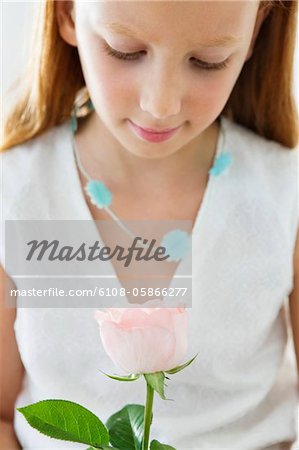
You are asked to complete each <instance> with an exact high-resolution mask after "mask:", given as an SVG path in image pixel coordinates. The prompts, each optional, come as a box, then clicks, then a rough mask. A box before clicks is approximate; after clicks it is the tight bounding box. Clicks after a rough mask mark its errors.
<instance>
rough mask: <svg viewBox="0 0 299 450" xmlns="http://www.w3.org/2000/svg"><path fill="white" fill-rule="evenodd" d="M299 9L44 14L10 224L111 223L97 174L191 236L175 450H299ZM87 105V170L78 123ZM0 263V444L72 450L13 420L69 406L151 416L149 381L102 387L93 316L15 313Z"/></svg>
mask: <svg viewBox="0 0 299 450" xmlns="http://www.w3.org/2000/svg"><path fill="white" fill-rule="evenodd" d="M296 12H297V2H296V1H280V0H279V1H261V2H259V1H257V0H253V1H239V2H235V1H232V2H214V1H202V2H201V1H200V2H188V1H185V2H175V1H162V2H151V1H149V2H142V1H140V2H130V1H129V2H127V1H126V2H122V1H120V2H114V1H102V2H80V1H58V2H56V1H54V2H53V1H51V0H47V1H45V2H42V3H40V17H39V21H38V29H37V33H36V36H35V38H34V41H33V48H34V51H35V52H34V54H33V59H32V65H30V66H29V67H30V68H29V70H28V78H27V81H26V83H25V86H24V89H23V90H21V95H20V97H19V98H18V101H17V103H16V105H15V107H14V108H13V110H12V111H11V113H10V114H9V115H8V117H7V118H6V120H5V137H4V142H3V144H2V150H5V152H4V153H3V154H2V156H3V167H4V171H3V183H2V198H3V220H7V219H13V220H22V219H25V220H31V219H40V220H43V219H47V220H54V219H59V220H62V219H68V220H79V219H86V220H91V219H97V220H111V217H110V216H109V215H108V214H107V211H106V210H105V209H99V208H97V207H96V206H95V205H94V204H92V203H91V201H90V199H89V198H88V196H87V194H86V191H85V189H84V187H85V185H86V181H87V179H86V174H87V175H88V176H89V177H90V178H91V179H98V180H102V181H103V182H104V183H105V185H106V186H108V188H109V190H110V191H111V192H113V207H112V210H113V211H114V212H115V213H116V214H117V216H118V217H120V218H121V219H124V220H125V219H127V220H174V219H175V220H181V219H183V220H191V221H192V224H193V240H192V247H193V272H192V275H193V281H192V283H193V286H192V287H193V306H192V308H191V309H190V310H189V311H190V314H189V318H190V324H189V333H190V336H189V342H190V346H189V350H190V355H192V354H194V353H197V352H198V353H199V357H198V358H197V359H196V360H195V362H194V363H193V365H192V366H190V370H189V371H187V370H186V371H183V372H181V373H180V374H177V376H176V379H175V382H173V383H169V386H168V392H167V393H168V398H172V399H174V400H175V405H170V404H169V402H163V401H160V402H159V401H158V400H157V402H156V405H155V417H156V418H157V420H156V421H155V420H154V422H153V427H152V433H153V436H155V438H156V439H158V440H160V441H161V442H167V443H169V444H170V445H173V446H174V447H175V448H177V449H179V450H186V449H238V450H258V449H263V450H266V449H267V450H269V449H271V450H282V449H290V448H291V446H292V444H293V443H294V442H295V440H296V408H297V404H298V398H297V393H298V391H297V385H298V373H297V372H296V370H295V367H294V365H293V366H292V365H291V364H290V361H289V359H288V357H287V354H286V353H285V350H286V344H287V342H288V328H287V325H288V315H287V314H286V313H288V308H287V307H288V302H289V305H290V324H291V325H292V329H293V337H294V342H295V350H296V355H297V363H298V362H299V305H298V303H299V299H298V297H299V260H298V244H297V246H296V244H295V242H296V235H297V231H298V199H297V166H298V152H297V151H296V150H295V147H296V145H297V143H298V130H297V125H298V122H297V115H296V109H295V104H294V100H293V97H292V75H291V74H292V73H293V54H294V44H295V26H296ZM82 89H83V90H82ZM82 93H83V94H84V95H86V98H84V99H83V100H82V97H80V95H82ZM88 100H91V102H92V105H93V107H94V109H93V108H88V107H87V106H88V105H89V106H90V105H91V102H90V101H89V102H88ZM86 102H87V103H86ZM82 103H83V108H82V109H80V108H79V111H78V116H83V115H84V117H82V118H80V119H78V123H77V125H78V126H77V130H75V129H74V128H73V130H74V132H75V138H74V139H75V146H76V149H77V160H76V158H75V155H74V153H73V147H72V145H71V142H72V139H71V134H72V132H71V130H70V126H71V124H72V123H73V122H71V121H70V118H71V115H72V112H73V111H74V104H75V108H76V110H77V109H78V106H80V105H82ZM86 112H87V113H88V114H86ZM169 130H171V131H169ZM225 153H226V154H229V155H230V157H229V159H226V160H225V161H226V162H225V163H224V164H223V161H224V160H223V158H222V159H219V158H218V157H220V156H221V155H222V156H223V154H225ZM79 161H80V164H79V166H78V163H79ZM219 161H220V162H219ZM221 161H222V163H221ZM76 163H77V166H76ZM80 167H84V170H85V174H84V173H83V171H82V170H80ZM2 265H3V270H2V279H3V286H5V288H4V287H3V289H2V305H3V308H2V311H1V332H2V349H3V351H2V355H1V358H2V361H1V367H2V369H1V370H2V384H1V395H2V402H1V420H2V423H1V426H2V432H1V439H2V441H1V444H2V446H1V447H2V448H20V446H21V447H22V448H26V449H42V448H55V449H58V448H61V449H65V448H79V446H77V447H76V446H75V445H67V444H65V443H62V442H60V441H56V440H49V439H46V438H45V437H44V436H42V435H40V434H39V433H37V432H36V431H35V430H33V429H31V428H30V427H29V426H28V425H27V424H26V422H25V420H24V418H23V417H22V416H21V414H19V413H16V414H15V408H16V407H19V406H23V405H27V404H30V403H34V402H36V401H39V400H42V399H45V398H65V399H69V400H72V401H75V402H78V403H81V404H83V405H84V406H86V407H87V408H89V409H90V410H92V411H94V412H95V413H96V414H97V415H98V416H99V417H100V418H101V419H102V420H105V418H107V417H109V415H110V414H111V413H112V412H114V411H116V410H117V409H120V408H121V407H122V406H123V405H124V404H126V403H134V402H135V403H140V399H141V398H142V399H143V386H142V383H141V384H138V383H137V382H136V383H135V385H134V389H132V387H131V386H128V384H130V383H123V384H121V383H116V382H113V381H112V380H109V379H106V378H104V377H101V376H99V372H98V370H97V369H98V367H99V365H100V366H101V367H105V368H106V371H107V372H108V371H109V368H108V367H107V366H108V365H109V361H108V358H107V357H106V356H105V354H104V352H103V351H102V349H100V348H99V345H97V344H95V343H96V342H98V340H99V339H98V330H97V326H96V324H95V323H94V321H93V320H92V319H91V318H92V312H91V311H90V309H89V308H85V309H84V308H82V309H73V310H71V309H67V308H47V309H42V308H17V309H16V310H14V309H9V308H5V307H4V305H5V301H4V297H5V295H4V294H5V290H7V292H8V291H9V288H10V287H11V286H13V285H15V286H17V287H21V286H22V279H16V278H14V277H13V276H10V274H9V273H5V272H4V269H5V267H4V255H3V251H2ZM7 295H8V294H7ZM17 305H18V299H17ZM79 333H80V334H79ZM289 337H291V334H290V335H289ZM99 361H100V363H99ZM112 370H113V369H112ZM80 448H81V447H80Z"/></svg>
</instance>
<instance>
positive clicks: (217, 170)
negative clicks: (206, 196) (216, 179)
mask: <svg viewBox="0 0 299 450" xmlns="http://www.w3.org/2000/svg"><path fill="white" fill-rule="evenodd" d="M232 162H233V157H232V155H231V154H230V153H228V152H227V153H221V154H220V155H219V156H218V157H217V158H216V161H215V163H214V165H213V167H212V168H211V169H210V170H209V174H210V175H214V176H218V175H220V174H221V173H222V172H224V171H225V170H226V169H227V168H228V167H229V166H230V165H231V164H232Z"/></svg>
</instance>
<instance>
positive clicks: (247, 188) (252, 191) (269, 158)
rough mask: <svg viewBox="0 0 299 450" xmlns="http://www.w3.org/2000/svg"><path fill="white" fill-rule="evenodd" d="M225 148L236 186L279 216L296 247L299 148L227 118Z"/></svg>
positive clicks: (298, 215)
mask: <svg viewBox="0 0 299 450" xmlns="http://www.w3.org/2000/svg"><path fill="white" fill-rule="evenodd" d="M223 128H224V135H225V139H226V141H225V147H226V149H227V151H230V152H231V153H232V156H233V159H234V164H233V170H232V172H231V175H232V177H233V179H234V181H235V184H234V186H235V187H238V189H240V188H241V192H246V193H247V195H248V196H250V197H251V198H252V197H254V198H255V199H256V201H257V202H258V203H259V204H260V205H263V207H265V209H266V210H267V211H269V210H270V209H271V208H272V209H273V210H275V214H277V215H279V216H280V218H281V221H283V222H284V224H285V226H286V227H288V230H290V232H291V239H292V246H293V245H294V239H295V235H296V233H297V230H298V224H299V206H298V202H299V199H298V179H299V148H298V146H297V147H295V148H294V149H290V148H288V147H284V146H283V145H281V144H280V143H278V142H276V141H272V140H268V139H266V138H264V137H262V136H260V135H258V134H256V133H254V132H253V131H252V130H249V129H248V128H246V127H244V126H242V125H240V124H237V123H235V122H233V121H231V120H230V119H228V118H224V120H223Z"/></svg>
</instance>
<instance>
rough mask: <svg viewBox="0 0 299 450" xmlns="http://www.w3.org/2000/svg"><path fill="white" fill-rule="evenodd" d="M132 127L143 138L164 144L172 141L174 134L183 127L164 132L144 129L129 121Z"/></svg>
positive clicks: (168, 129)
mask: <svg viewBox="0 0 299 450" xmlns="http://www.w3.org/2000/svg"><path fill="white" fill-rule="evenodd" d="M129 123H130V125H131V126H132V128H133V130H134V131H135V132H136V133H137V135H138V136H140V137H141V138H143V139H145V140H147V141H150V142H162V141H166V140H167V139H170V138H171V137H172V136H174V134H175V133H176V132H177V131H178V130H179V128H181V127H182V125H179V126H178V127H176V128H167V129H164V130H155V129H153V128H143V127H140V126H139V125H137V124H136V123H134V122H132V121H131V120H129Z"/></svg>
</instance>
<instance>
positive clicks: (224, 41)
mask: <svg viewBox="0 0 299 450" xmlns="http://www.w3.org/2000/svg"><path fill="white" fill-rule="evenodd" d="M104 26H105V28H107V29H108V30H110V31H113V32H114V33H118V34H122V35H124V36H128V37H132V38H135V39H139V40H140V39H141V40H142V36H139V35H138V32H137V31H135V30H132V29H130V28H128V27H127V26H125V25H123V24H121V23H118V22H107V23H104ZM242 41H243V38H242V37H241V36H234V35H231V34H229V35H227V36H216V37H214V38H212V39H210V40H209V41H207V42H205V43H202V44H200V46H201V47H226V46H227V47H228V46H230V45H234V44H237V43H240V42H242Z"/></svg>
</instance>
